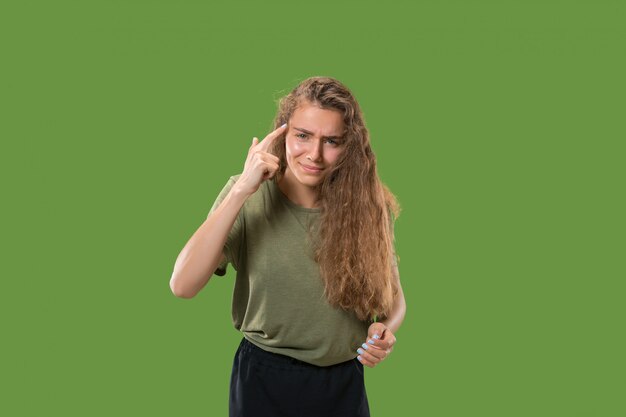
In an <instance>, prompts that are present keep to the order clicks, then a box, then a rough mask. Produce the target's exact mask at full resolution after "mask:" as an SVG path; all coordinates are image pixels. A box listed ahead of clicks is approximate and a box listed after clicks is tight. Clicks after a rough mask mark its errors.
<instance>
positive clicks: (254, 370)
mask: <svg viewBox="0 0 626 417" xmlns="http://www.w3.org/2000/svg"><path fill="white" fill-rule="evenodd" d="M355 353H356V352H355ZM369 415H370V412H369V405H368V402H367V394H366V392H365V380H364V372H363V364H361V362H359V360H358V359H357V358H356V357H355V358H354V359H352V360H349V361H346V362H342V363H338V364H336V365H331V366H315V365H312V364H309V363H306V362H302V361H300V360H298V359H295V358H292V357H289V356H285V355H279V354H277V353H273V352H268V351H265V350H263V349H261V348H260V347H258V346H256V345H254V344H253V343H251V342H249V341H248V340H247V339H246V338H245V337H244V338H243V339H242V340H241V343H240V344H239V348H238V349H237V353H235V360H234V361H233V371H232V374H231V378H230V399H229V416H230V417H308V416H315V417H320V416H324V417H333V416H338V417H339V416H341V417H369Z"/></svg>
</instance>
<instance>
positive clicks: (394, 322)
mask: <svg viewBox="0 0 626 417" xmlns="http://www.w3.org/2000/svg"><path fill="white" fill-rule="evenodd" d="M394 276H395V277H396V280H397V282H398V293H397V294H396V298H395V301H394V304H393V308H392V309H391V312H390V313H389V315H388V316H387V317H385V318H384V319H383V320H381V321H378V322H376V323H372V324H371V325H370V327H369V329H368V331H367V340H366V342H365V343H363V345H362V346H361V347H360V348H359V349H358V350H357V353H358V354H359V356H358V359H359V360H360V361H361V363H362V364H363V365H365V366H369V367H370V368H373V367H375V366H376V365H377V364H378V363H380V362H381V361H383V360H385V359H386V358H387V356H388V355H389V354H390V353H391V351H392V350H393V345H395V343H396V336H395V335H394V333H396V332H397V331H398V329H399V328H400V325H401V324H402V321H404V315H405V313H406V302H405V300H404V292H403V291H402V284H401V283H400V274H399V272H398V267H397V265H396V266H394Z"/></svg>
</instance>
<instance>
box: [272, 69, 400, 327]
mask: <svg viewBox="0 0 626 417" xmlns="http://www.w3.org/2000/svg"><path fill="white" fill-rule="evenodd" d="M303 102H308V103H311V104H314V105H316V106H318V107H320V108H322V109H328V110H337V111H339V112H341V113H342V114H343V122H344V126H345V128H346V133H345V136H344V143H345V148H344V151H343V152H342V153H341V154H340V156H339V158H338V160H337V163H336V164H335V166H334V167H333V168H332V169H331V171H329V173H328V175H326V177H325V178H324V180H323V181H322V182H321V183H320V184H319V185H318V186H317V191H318V196H319V203H320V208H321V212H320V217H319V223H318V230H317V233H316V234H311V235H310V238H311V242H312V243H313V244H314V254H315V261H316V262H317V263H318V264H319V266H320V273H321V278H322V280H323V282H324V295H325V296H326V298H327V300H328V302H329V303H330V304H331V305H333V306H335V307H339V308H342V309H344V310H347V311H353V312H354V313H355V314H356V316H357V317H358V318H359V320H363V321H366V320H369V321H372V320H373V318H374V317H381V316H382V317H385V316H387V315H388V314H389V313H390V312H391V309H392V307H393V303H394V298H395V296H396V294H397V293H398V291H399V288H398V283H397V278H396V277H395V275H394V266H395V265H396V258H397V259H399V257H397V256H396V254H395V251H394V244H393V242H394V233H393V222H394V221H395V219H396V218H397V217H398V216H399V214H400V207H399V204H398V201H397V199H396V197H395V196H394V195H393V193H392V192H391V191H390V190H389V189H388V188H387V186H386V185H384V184H383V183H382V181H381V180H380V178H379V177H378V173H377V171H376V156H375V155H374V152H372V148H371V146H370V138H369V131H368V130H367V128H366V127H365V121H364V118H363V114H362V113H361V109H360V107H359V104H358V103H357V101H356V99H355V98H354V96H353V94H352V92H351V91H350V90H349V89H348V88H347V87H346V86H345V85H343V84H342V83H341V82H339V81H338V80H336V79H334V78H331V77H310V78H307V79H306V80H304V81H302V82H301V83H300V84H299V85H297V86H296V87H295V88H294V89H293V90H292V91H291V92H290V93H289V94H287V95H286V96H284V97H282V98H280V99H279V100H278V111H277V114H276V117H275V119H274V122H273V125H274V127H273V129H272V130H274V129H276V128H278V127H279V126H281V125H282V124H283V123H288V122H289V120H290V119H291V116H292V114H293V113H294V111H295V110H296V109H297V108H298V106H299V104H301V103H303ZM285 140H286V133H283V134H282V135H281V136H280V137H278V138H276V140H275V141H274V143H273V146H272V149H270V152H271V153H273V154H274V155H276V156H277V157H278V158H279V160H280V168H279V170H278V172H277V173H276V175H275V176H274V181H276V182H278V181H280V179H281V178H282V177H283V175H284V173H285V169H286V167H287V161H286V157H285ZM392 216H393V217H392Z"/></svg>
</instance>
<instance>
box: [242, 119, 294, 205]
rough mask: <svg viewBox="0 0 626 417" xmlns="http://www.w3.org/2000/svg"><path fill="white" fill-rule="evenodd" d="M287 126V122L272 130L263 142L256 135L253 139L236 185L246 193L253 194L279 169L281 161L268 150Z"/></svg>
mask: <svg viewBox="0 0 626 417" xmlns="http://www.w3.org/2000/svg"><path fill="white" fill-rule="evenodd" d="M286 126H287V123H285V124H284V125H282V126H281V127H279V128H278V129H276V130H274V131H273V132H270V133H269V134H268V135H267V136H265V138H264V139H263V140H262V141H261V142H259V139H258V138H256V137H255V138H253V139H252V145H250V149H248V156H247V158H246V163H245V164H244V167H243V172H242V173H241V176H240V177H239V180H238V181H237V185H236V186H237V187H238V188H239V190H240V191H241V192H243V193H244V194H245V195H248V196H249V195H252V194H253V193H254V192H256V191H257V190H258V189H259V187H260V186H261V183H262V182H263V181H265V180H267V179H270V178H272V177H273V176H274V174H276V171H278V168H279V162H280V161H279V159H278V157H277V156H275V155H272V154H271V153H269V152H268V150H269V148H270V146H271V145H272V143H273V142H274V140H275V139H276V138H277V137H278V136H280V135H281V134H282V133H284V132H285V131H286V130H287V127H286Z"/></svg>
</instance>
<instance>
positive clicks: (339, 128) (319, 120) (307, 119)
mask: <svg viewBox="0 0 626 417" xmlns="http://www.w3.org/2000/svg"><path fill="white" fill-rule="evenodd" d="M289 126H290V127H291V128H294V129H296V130H300V131H303V132H304V133H309V134H318V135H321V136H325V137H330V136H335V137H338V136H342V135H343V131H344V123H343V115H342V114H341V112H339V111H337V110H328V109H321V108H319V107H317V106H313V105H307V106H303V107H298V108H297V109H296V110H295V111H294V113H293V115H292V116H291V120H290V121H289Z"/></svg>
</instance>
